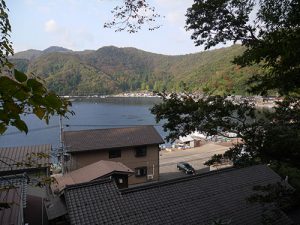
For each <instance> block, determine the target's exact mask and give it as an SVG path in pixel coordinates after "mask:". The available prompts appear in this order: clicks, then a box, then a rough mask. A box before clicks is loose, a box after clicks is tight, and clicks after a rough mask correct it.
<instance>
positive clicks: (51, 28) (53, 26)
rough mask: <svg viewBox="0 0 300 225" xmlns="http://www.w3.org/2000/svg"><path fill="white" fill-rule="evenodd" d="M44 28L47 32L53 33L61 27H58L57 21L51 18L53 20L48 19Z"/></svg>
mask: <svg viewBox="0 0 300 225" xmlns="http://www.w3.org/2000/svg"><path fill="white" fill-rule="evenodd" d="M44 29H45V31H46V32H48V33H53V32H57V31H58V30H59V29H58V25H57V23H56V22H55V20H53V19H51V20H48V21H47V22H46V23H45V25H44Z"/></svg>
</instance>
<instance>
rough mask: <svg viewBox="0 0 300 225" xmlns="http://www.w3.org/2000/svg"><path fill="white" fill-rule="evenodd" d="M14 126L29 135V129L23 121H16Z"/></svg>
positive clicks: (13, 123)
mask: <svg viewBox="0 0 300 225" xmlns="http://www.w3.org/2000/svg"><path fill="white" fill-rule="evenodd" d="M12 125H14V126H15V127H16V128H18V129H19V130H20V131H24V132H25V133H26V134H27V133H28V127H27V125H26V123H25V122H24V121H23V120H21V119H16V120H15V121H14V122H12Z"/></svg>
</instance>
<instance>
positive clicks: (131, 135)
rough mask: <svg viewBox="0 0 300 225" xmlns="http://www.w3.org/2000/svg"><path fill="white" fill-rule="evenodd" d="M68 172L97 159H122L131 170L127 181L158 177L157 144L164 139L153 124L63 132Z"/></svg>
mask: <svg viewBox="0 0 300 225" xmlns="http://www.w3.org/2000/svg"><path fill="white" fill-rule="evenodd" d="M63 141H64V146H65V149H66V152H67V153H69V154H70V159H69V160H68V161H67V162H66V163H65V167H66V171H67V172H70V171H73V170H77V169H79V168H81V167H84V166H87V165H89V164H92V163H95V162H97V161H100V160H108V161H115V162H121V163H123V164H124V165H125V166H127V167H129V168H130V169H131V170H133V171H134V175H132V176H130V177H129V178H128V184H129V185H131V184H139V183H143V182H146V181H149V180H151V181H152V180H159V151H160V148H159V144H163V143H164V141H163V139H162V138H161V136H160V135H159V133H158V132H157V131H156V129H155V128H154V127H153V126H135V127H126V128H111V129H96V130H79V131H65V132H63Z"/></svg>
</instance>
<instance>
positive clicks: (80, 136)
mask: <svg viewBox="0 0 300 225" xmlns="http://www.w3.org/2000/svg"><path fill="white" fill-rule="evenodd" d="M63 139H64V144H65V147H66V149H67V151H68V152H80V151H88V150H102V149H111V148H122V147H131V146H141V145H150V144H162V143H164V141H163V139H162V138H161V136H160V135H159V134H158V132H157V131H156V130H155V128H154V127H153V126H136V127H126V128H111V129H96V130H80V131H65V132H64V133H63Z"/></svg>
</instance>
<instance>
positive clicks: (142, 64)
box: [13, 45, 259, 95]
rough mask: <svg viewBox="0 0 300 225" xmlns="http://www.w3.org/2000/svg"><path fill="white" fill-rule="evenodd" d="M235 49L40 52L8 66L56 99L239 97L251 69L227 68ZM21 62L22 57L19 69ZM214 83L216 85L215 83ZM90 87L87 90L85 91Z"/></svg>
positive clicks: (255, 69) (253, 69)
mask: <svg viewBox="0 0 300 225" xmlns="http://www.w3.org/2000/svg"><path fill="white" fill-rule="evenodd" d="M243 51H244V49H243V48H242V47H241V46H238V45H236V46H232V47H230V48H224V49H219V50H213V51H209V52H202V53H197V54H190V55H184V56H166V55H159V54H153V53H149V52H144V51H141V50H137V49H133V48H116V47H103V48H101V49H99V50H97V51H88V52H76V53H74V52H68V51H64V52H50V53H47V52H44V51H43V54H40V56H36V57H35V58H34V60H30V61H28V58H29V56H30V55H31V52H32V50H30V51H29V53H30V54H29V56H26V54H25V52H22V53H21V55H18V54H19V53H16V55H15V56H14V58H13V60H14V61H13V62H16V67H17V68H18V69H19V70H21V71H24V69H25V68H27V69H26V70H25V71H24V72H27V73H34V74H37V75H39V76H41V77H43V78H45V81H46V85H47V87H48V88H49V89H50V90H52V91H55V92H56V93H58V94H61V95H72V94H75V93H77V94H81V95H84V94H86V95H89V94H105V93H106V94H110V93H118V92H126V91H138V90H150V91H162V90H168V91H177V92H182V91H184V90H188V91H201V90H202V89H203V87H204V86H206V87H208V88H209V89H211V90H213V89H215V90H216V93H220V94H223V93H227V92H230V93H236V94H245V90H246V88H245V83H246V78H247V77H250V76H251V75H252V74H256V73H259V69H258V67H257V66H253V67H249V68H248V67H247V68H239V67H237V66H234V65H232V64H231V61H232V60H233V59H234V57H235V56H237V55H240V54H242V53H243ZM21 57H24V61H23V63H22V59H20V58H21ZM216 80H217V82H216ZM90 87H92V88H90Z"/></svg>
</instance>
